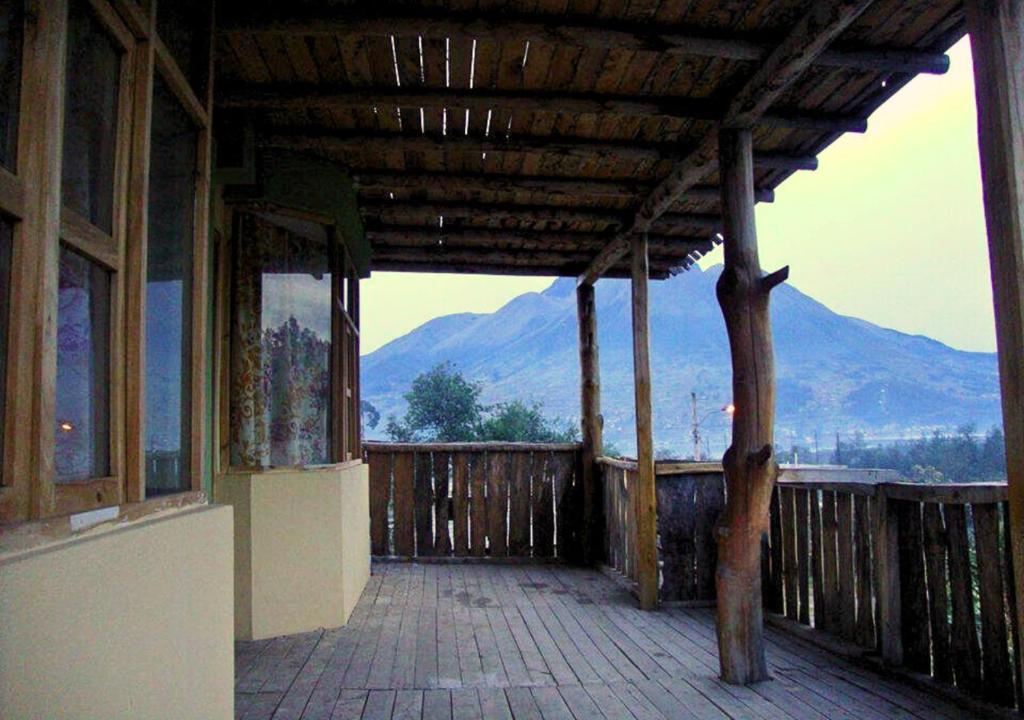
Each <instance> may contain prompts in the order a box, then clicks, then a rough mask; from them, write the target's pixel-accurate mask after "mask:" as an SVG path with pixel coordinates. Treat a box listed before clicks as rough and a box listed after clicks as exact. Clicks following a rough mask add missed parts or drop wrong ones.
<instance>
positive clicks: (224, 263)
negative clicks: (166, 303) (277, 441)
mask: <svg viewBox="0 0 1024 720" xmlns="http://www.w3.org/2000/svg"><path fill="white" fill-rule="evenodd" d="M241 213H264V214H274V215H281V216H283V217H290V218H294V219H297V220H303V221H305V222H312V223H315V224H317V225H320V226H321V227H323V228H324V229H325V230H326V232H327V238H328V242H329V243H330V248H331V249H330V263H331V266H332V267H331V273H332V275H335V276H336V278H335V280H334V282H332V283H331V354H330V359H329V363H330V369H331V381H330V388H331V390H330V392H331V398H330V412H331V416H330V418H328V421H329V422H328V428H329V430H328V435H329V439H330V442H331V454H332V455H333V457H334V460H333V462H331V463H328V464H327V465H326V466H325V465H309V466H306V465H296V466H290V467H287V468H286V467H282V466H276V465H275V466H272V467H248V466H240V465H235V464H232V462H231V296H232V292H233V288H232V284H231V266H232V263H231V260H232V252H233V245H234V242H235V240H236V233H237V232H238V222H237V218H238V216H239V214H241ZM224 219H225V222H224V227H223V228H222V230H221V232H219V233H218V235H219V238H220V239H219V242H218V245H217V259H216V273H217V275H216V282H215V286H214V287H215V293H216V296H215V307H216V318H215V320H214V337H215V338H216V347H215V349H214V378H215V382H214V386H215V393H216V397H215V398H214V407H215V409H216V413H217V420H216V422H215V423H214V433H215V435H216V438H215V447H216V448H217V452H216V453H215V455H216V457H215V461H214V462H215V464H216V467H215V468H214V472H215V474H225V473H233V472H273V471H280V470H283V469H289V470H305V469H314V470H320V469H323V468H324V467H343V466H347V465H348V464H350V463H351V462H352V461H354V460H360V459H361V458H362V450H361V446H360V444H359V443H360V438H359V433H360V428H359V421H358V402H359V312H358V304H359V300H358V299H359V274H358V271H357V270H356V266H355V263H354V262H353V261H352V255H351V253H350V251H349V248H348V244H347V243H346V242H345V238H344V236H343V235H342V234H341V232H340V231H339V229H338V227H337V225H336V224H335V222H334V220H333V219H331V218H329V217H327V216H324V215H320V214H317V213H310V212H307V211H303V210H294V209H291V208H287V207H283V206H280V205H277V204H274V203H268V202H248V201H239V202H232V203H229V204H228V205H227V207H226V208H225V212H224ZM343 277H347V278H348V279H349V282H348V307H347V308H346V306H345V304H344V302H343V299H342V288H343V287H344V285H343V283H342V278H343ZM353 369H354V372H355V375H354V379H353V376H352V375H351V374H349V373H350V372H351V371H352V370H353ZM346 379H350V380H352V382H351V383H346V382H345V381H346ZM353 396H354V398H355V405H356V409H355V416H356V421H355V427H354V429H353V423H352V413H353V411H352V410H351V406H352V402H346V399H349V400H350V399H351V398H352V397H353ZM353 432H354V435H353ZM352 437H355V438H356V442H355V444H353V443H352V441H351V440H350V438H352Z"/></svg>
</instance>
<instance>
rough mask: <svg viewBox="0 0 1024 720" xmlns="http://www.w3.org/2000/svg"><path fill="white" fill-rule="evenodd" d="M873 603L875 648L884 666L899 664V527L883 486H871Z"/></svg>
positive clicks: (900, 645)
mask: <svg viewBox="0 0 1024 720" xmlns="http://www.w3.org/2000/svg"><path fill="white" fill-rule="evenodd" d="M874 509H875V528H874V529H875V601H876V602H877V604H878V646H879V650H880V652H881V653H882V662H884V663H885V664H886V665H893V666H896V665H902V664H903V635H902V625H901V607H900V555H899V525H898V522H899V521H898V520H897V516H896V512H895V509H894V507H893V504H892V503H891V502H890V501H889V498H888V495H887V494H886V492H885V485H884V484H881V483H880V484H878V485H876V486H875V497H874Z"/></svg>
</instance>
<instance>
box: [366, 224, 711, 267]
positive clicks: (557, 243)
mask: <svg viewBox="0 0 1024 720" xmlns="http://www.w3.org/2000/svg"><path fill="white" fill-rule="evenodd" d="M365 235H366V239H367V240H368V241H369V242H370V244H371V245H373V247H374V248H375V249H388V248H390V249H396V248H425V249H429V250H434V249H435V248H449V249H450V248H461V249H493V250H498V249H517V250H547V251H557V252H580V253H586V257H587V259H588V260H589V259H590V257H591V253H592V252H593V251H594V250H599V249H601V247H602V246H603V244H604V242H605V240H606V237H605V238H602V236H600V235H597V234H594V233H590V234H588V233H564V232H563V233H559V232H551V231H535V230H529V229H509V230H504V229H490V228H453V229H441V228H438V227H435V228H425V227H416V226H412V227H410V226H391V227H376V228H367V229H366V231H365ZM648 241H649V244H650V247H651V252H652V253H654V254H659V253H661V254H667V255H672V256H680V255H682V256H685V255H686V254H687V253H690V252H693V251H695V250H697V251H705V250H708V249H710V247H711V245H712V244H713V241H712V239H711V238H708V237H680V236H673V235H650V236H649V238H648Z"/></svg>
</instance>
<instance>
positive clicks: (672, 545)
mask: <svg viewBox="0 0 1024 720" xmlns="http://www.w3.org/2000/svg"><path fill="white" fill-rule="evenodd" d="M597 466H598V474H597V475H598V482H599V483H600V490H599V492H600V497H601V498H602V505H603V515H604V524H605V533H604V538H605V544H604V563H605V564H606V565H607V566H608V567H609V568H610V569H612V570H615V571H616V572H618V573H619V574H620V575H622V576H623V577H624V578H626V579H627V580H628V581H629V582H631V583H636V582H637V579H638V578H637V550H638V549H637V533H636V522H635V518H636V509H637V508H636V503H637V495H636V484H637V470H636V463H635V462H633V461H630V460H616V459H612V458H605V457H602V458H598V461H597ZM655 477H656V482H655V488H656V494H657V502H658V565H659V582H658V593H659V598H660V599H661V600H662V601H684V602H698V603H700V602H705V603H707V602H713V601H714V598H715V558H716V550H715V539H714V528H715V524H716V523H717V522H718V516H719V514H720V513H721V511H722V508H723V507H724V505H725V489H724V483H723V480H722V466H721V465H720V464H718V463H675V462H669V463H663V462H658V463H656V464H655Z"/></svg>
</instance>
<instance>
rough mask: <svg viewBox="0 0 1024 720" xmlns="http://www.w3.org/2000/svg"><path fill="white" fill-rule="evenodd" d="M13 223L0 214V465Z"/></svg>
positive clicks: (2, 446)
mask: <svg viewBox="0 0 1024 720" xmlns="http://www.w3.org/2000/svg"><path fill="white" fill-rule="evenodd" d="M13 243H14V224H13V223H12V222H11V221H9V220H8V219H7V218H5V217H3V216H2V215H0V467H3V457H4V412H5V408H6V407H7V403H6V399H7V393H6V389H7V334H8V327H9V326H10V317H11V250H12V247H11V246H12V245H13Z"/></svg>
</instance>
